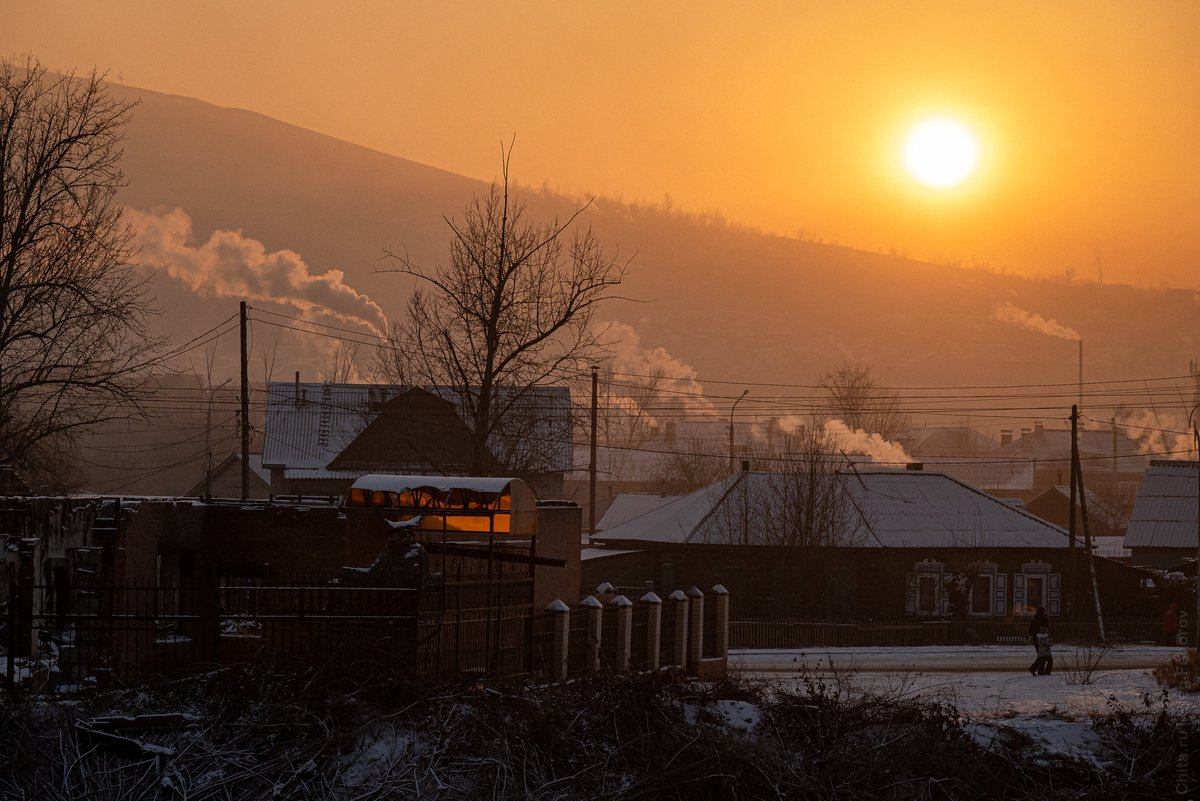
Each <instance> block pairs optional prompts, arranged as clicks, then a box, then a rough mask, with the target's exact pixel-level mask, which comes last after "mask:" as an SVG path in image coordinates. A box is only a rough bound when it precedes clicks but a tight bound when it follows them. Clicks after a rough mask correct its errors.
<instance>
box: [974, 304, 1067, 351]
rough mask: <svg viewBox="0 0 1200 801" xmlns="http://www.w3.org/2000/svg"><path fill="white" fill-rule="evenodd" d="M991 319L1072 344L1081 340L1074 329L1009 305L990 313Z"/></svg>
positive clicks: (999, 307) (998, 307)
mask: <svg viewBox="0 0 1200 801" xmlns="http://www.w3.org/2000/svg"><path fill="white" fill-rule="evenodd" d="M992 319H993V320H999V321H1000V322H1002V323H1011V324H1012V325H1015V326H1018V327H1020V328H1024V329H1026V330H1027V331H1034V332H1036V333H1039V334H1045V335H1047V336H1052V337H1058V338H1059V339H1069V340H1071V341H1073V342H1078V341H1079V340H1080V339H1081V337H1080V336H1079V334H1078V333H1076V332H1075V330H1074V329H1072V328H1067V327H1066V326H1065V325H1059V323H1058V322H1057V321H1055V320H1047V319H1046V318H1045V317H1042V316H1041V315H1039V314H1034V313H1033V312H1027V311H1025V310H1024V309H1021V308H1018V307H1017V306H1014V305H1013V304H1011V303H1004V304H1003V305H1001V306H997V307H996V310H995V311H994V312H992Z"/></svg>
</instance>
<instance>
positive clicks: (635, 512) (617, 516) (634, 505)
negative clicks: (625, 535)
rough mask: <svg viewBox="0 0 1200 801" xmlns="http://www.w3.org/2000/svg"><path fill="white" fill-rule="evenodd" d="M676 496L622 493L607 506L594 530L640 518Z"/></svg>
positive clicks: (601, 529)
mask: <svg viewBox="0 0 1200 801" xmlns="http://www.w3.org/2000/svg"><path fill="white" fill-rule="evenodd" d="M678 497H680V496H678V495H642V494H639V493H635V492H622V493H621V494H620V495H618V496H617V497H616V498H614V499H613V502H612V503H611V504H610V505H609V507H608V510H607V511H606V512H605V513H604V516H603V517H601V518H600V520H599V521H598V522H597V523H596V530H597V531H603V530H604V529H606V528H613V527H615V526H619V525H621V524H622V523H624V522H626V521H628V520H632V519H633V518H635V517H640V516H641V515H644V514H646V512H649V511H651V510H652V509H657V508H658V507H660V506H662V505H663V504H664V503H669V502H670V501H673V500H675V499H676V498H678Z"/></svg>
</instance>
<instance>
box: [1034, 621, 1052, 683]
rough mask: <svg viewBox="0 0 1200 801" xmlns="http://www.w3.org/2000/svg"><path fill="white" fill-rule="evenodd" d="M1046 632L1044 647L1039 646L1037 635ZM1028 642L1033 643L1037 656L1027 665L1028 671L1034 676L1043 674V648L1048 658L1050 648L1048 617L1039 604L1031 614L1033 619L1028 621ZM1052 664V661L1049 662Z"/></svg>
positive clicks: (1044, 669) (1045, 669)
mask: <svg viewBox="0 0 1200 801" xmlns="http://www.w3.org/2000/svg"><path fill="white" fill-rule="evenodd" d="M1043 631H1044V632H1045V634H1046V640H1045V648H1044V649H1043V648H1041V647H1039V642H1038V635H1040V634H1042V632H1043ZM1029 642H1030V643H1032V644H1033V647H1034V651H1035V652H1036V656H1037V658H1036V659H1035V660H1034V661H1033V664H1032V665H1030V666H1029V672H1030V673H1032V674H1033V675H1034V676H1037V675H1039V674H1041V675H1044V673H1043V671H1046V672H1048V671H1047V668H1046V660H1045V659H1043V657H1042V652H1043V650H1044V651H1046V659H1049V650H1050V618H1048V617H1046V607H1044V606H1039V607H1038V608H1037V612H1035V613H1034V615H1033V620H1031V621H1029ZM1051 664H1053V663H1051Z"/></svg>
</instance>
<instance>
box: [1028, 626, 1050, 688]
mask: <svg viewBox="0 0 1200 801" xmlns="http://www.w3.org/2000/svg"><path fill="white" fill-rule="evenodd" d="M1034 648H1035V649H1036V651H1037V659H1035V660H1033V664H1032V665H1030V666H1029V672H1030V673H1032V674H1033V675H1035V676H1049V675H1050V674H1051V673H1053V672H1054V654H1053V653H1051V651H1050V627H1049V626H1042V630H1041V631H1039V632H1038V634H1037V643H1036V644H1035V645H1034Z"/></svg>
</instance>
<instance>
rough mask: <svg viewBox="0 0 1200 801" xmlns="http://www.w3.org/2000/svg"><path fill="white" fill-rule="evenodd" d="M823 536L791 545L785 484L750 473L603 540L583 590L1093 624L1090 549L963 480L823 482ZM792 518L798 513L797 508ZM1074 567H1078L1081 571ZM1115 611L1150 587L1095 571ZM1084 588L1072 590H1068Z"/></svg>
mask: <svg viewBox="0 0 1200 801" xmlns="http://www.w3.org/2000/svg"><path fill="white" fill-rule="evenodd" d="M825 481H827V482H829V486H828V487H826V488H825V490H823V492H825V493H826V495H827V497H829V498H840V499H841V500H838V501H836V502H834V501H824V502H825V503H827V504H828V510H827V515H826V525H825V528H826V529H827V530H828V531H827V534H826V535H824V536H822V537H817V538H810V539H809V540H808V541H807V542H804V541H800V540H795V539H789V537H791V536H792V535H791V533H790V529H794V528H795V527H797V526H803V525H805V524H804V523H803V519H804V518H803V515H804V514H807V512H806V511H805V509H804V508H803V504H799V505H797V504H790V503H789V502H788V500H787V498H788V489H787V483H788V478H787V477H786V476H783V475H782V474H778V473H759V472H749V471H744V472H742V473H739V474H735V475H731V476H729V477H727V478H725V479H723V480H721V481H719V482H717V483H715V484H712V485H710V486H708V487H705V488H703V489H700V490H698V491H696V492H693V493H690V494H688V495H685V496H682V497H678V498H675V499H665V500H664V502H662V503H658V504H649V506H650V508H649V509H648V510H646V511H644V512H643V513H641V514H639V515H635V516H633V517H630V518H628V519H626V520H624V521H623V522H620V523H618V524H617V525H613V526H612V527H607V528H604V530H602V531H601V532H600V533H599V534H597V535H596V537H595V538H594V539H593V544H594V545H595V544H599V543H603V544H604V545H606V546H607V547H609V548H611V549H613V551H614V552H621V553H613V555H612V556H607V557H606V556H605V555H604V553H603V552H602V551H590V552H589V554H588V556H589V558H588V559H587V560H585V561H584V563H583V581H584V586H595V584H597V583H599V582H601V581H609V582H612V583H613V584H615V585H618V586H632V587H641V586H653V587H654V588H656V590H657V589H663V590H667V591H669V590H670V589H673V588H675V587H678V586H690V585H693V584H694V585H696V586H710V585H711V584H712V583H714V582H716V581H720V582H721V583H722V584H724V586H726V587H727V588H728V589H729V590H730V592H731V594H732V598H733V604H734V610H735V612H736V614H737V616H740V617H755V616H772V617H773V616H780V615H801V616H808V617H813V618H821V619H842V620H855V619H858V620H862V619H876V620H880V619H884V620H886V619H895V618H906V617H908V618H936V617H942V616H946V615H951V616H965V617H979V618H993V619H994V618H1000V619H1004V618H1012V617H1017V618H1021V617H1027V616H1030V615H1032V614H1033V612H1034V611H1035V610H1036V608H1037V607H1038V606H1044V607H1045V608H1046V609H1047V611H1048V613H1049V614H1050V615H1051V616H1054V617H1059V616H1063V615H1066V614H1068V613H1069V612H1070V610H1071V603H1072V600H1073V598H1074V597H1075V596H1074V595H1073V593H1074V591H1075V590H1076V588H1077V589H1078V592H1079V593H1080V594H1079V596H1078V601H1076V602H1075V608H1076V611H1077V612H1079V613H1080V614H1084V615H1090V614H1091V611H1090V610H1091V609H1092V603H1091V601H1090V599H1089V596H1088V595H1087V593H1088V592H1089V591H1090V586H1089V584H1088V582H1087V581H1085V580H1084V578H1085V577H1086V576H1087V573H1086V561H1085V560H1084V559H1082V558H1081V557H1082V544H1080V547H1079V548H1078V549H1077V550H1075V551H1074V552H1072V550H1071V548H1070V543H1069V541H1068V538H1067V533H1066V532H1065V531H1064V530H1063V529H1062V528H1060V527H1058V526H1055V525H1053V524H1051V523H1048V522H1046V521H1044V520H1042V519H1040V518H1038V517H1036V516H1034V515H1032V514H1029V513H1028V512H1025V511H1023V510H1021V509H1019V508H1016V507H1014V506H1013V505H1010V504H1008V503H1005V502H1003V501H1001V500H999V499H997V498H995V497H992V496H990V495H988V494H986V493H983V492H981V491H979V490H977V489H975V488H974V487H971V486H969V485H967V484H965V483H963V482H961V481H959V480H957V479H955V478H953V477H950V476H947V475H945V474H940V473H930V472H925V471H917V470H905V471H895V470H864V469H858V470H854V471H850V472H845V473H831V474H826V478H825ZM789 507H795V508H794V509H789ZM1077 560H1078V561H1077ZM1095 562H1096V564H1097V571H1098V573H1099V574H1101V579H1100V582H1099V583H1100V585H1101V587H1102V588H1104V590H1105V592H1104V597H1103V598H1102V600H1105V599H1107V600H1106V601H1105V602H1106V603H1112V604H1114V605H1115V606H1117V607H1119V608H1120V609H1121V610H1122V613H1123V614H1132V613H1133V611H1132V610H1133V607H1134V606H1135V605H1136V603H1135V602H1140V598H1139V597H1138V593H1139V591H1140V578H1141V574H1140V573H1137V572H1136V571H1130V570H1129V569H1128V568H1127V567H1126V566H1124V565H1119V564H1116V563H1113V562H1109V561H1108V560H1103V559H1096V560H1095ZM1072 575H1074V576H1075V577H1076V578H1077V581H1076V582H1075V583H1074V584H1073V583H1072V581H1071V577H1072Z"/></svg>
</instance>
